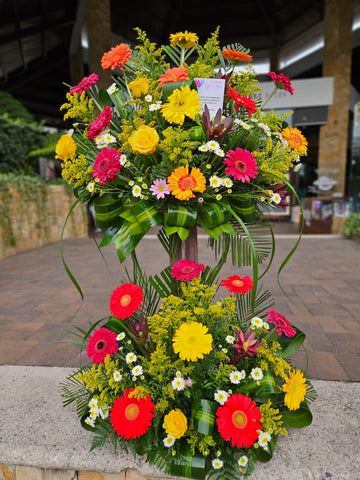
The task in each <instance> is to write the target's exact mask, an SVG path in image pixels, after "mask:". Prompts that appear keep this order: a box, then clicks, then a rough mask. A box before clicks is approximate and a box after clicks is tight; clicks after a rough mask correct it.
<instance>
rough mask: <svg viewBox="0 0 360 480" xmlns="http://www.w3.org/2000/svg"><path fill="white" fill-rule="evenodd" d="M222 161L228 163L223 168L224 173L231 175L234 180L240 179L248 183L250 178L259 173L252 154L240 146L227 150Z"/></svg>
mask: <svg viewBox="0 0 360 480" xmlns="http://www.w3.org/2000/svg"><path fill="white" fill-rule="evenodd" d="M224 163H225V165H228V166H227V167H226V168H225V173H226V174H229V175H232V176H233V177H234V179H235V180H241V181H242V182H243V183H245V182H247V183H249V182H250V178H255V177H256V175H257V174H258V173H259V172H258V170H257V168H258V166H257V163H256V159H255V157H254V155H252V154H251V153H250V152H249V151H248V150H245V149H244V150H243V149H242V148H237V149H236V150H229V151H228V152H227V154H226V157H225V160H224Z"/></svg>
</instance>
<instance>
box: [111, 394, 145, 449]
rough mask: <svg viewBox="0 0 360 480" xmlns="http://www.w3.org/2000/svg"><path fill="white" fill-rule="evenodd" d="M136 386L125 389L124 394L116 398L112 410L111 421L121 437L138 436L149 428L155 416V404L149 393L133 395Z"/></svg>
mask: <svg viewBox="0 0 360 480" xmlns="http://www.w3.org/2000/svg"><path fill="white" fill-rule="evenodd" d="M134 390H135V388H131V389H130V390H125V391H124V396H123V397H119V398H117V399H116V400H115V402H114V405H113V407H112V408H111V410H110V421H111V425H112V426H113V427H114V430H115V431H116V433H117V434H118V435H120V437H123V438H126V439H127V440H128V439H129V438H138V437H140V436H141V435H144V433H146V432H147V431H148V430H149V427H150V425H151V420H152V419H153V418H154V417H155V415H154V411H155V405H154V403H153V402H152V400H151V398H150V396H149V395H147V396H146V397H145V398H136V397H133V396H132V395H131V392H133V391H134Z"/></svg>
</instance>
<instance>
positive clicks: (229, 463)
mask: <svg viewBox="0 0 360 480" xmlns="http://www.w3.org/2000/svg"><path fill="white" fill-rule="evenodd" d="M167 272H168V274H169V275H168V279H169V288H170V286H171V288H170V290H171V292H170V294H168V295H163V296H162V298H161V296H159V295H158V294H157V290H159V288H157V289H156V288H155V287H156V282H155V281H154V280H153V281H152V284H150V283H149V284H146V282H144V284H143V285H141V286H140V285H138V284H136V283H132V282H128V283H125V284H123V285H121V286H119V287H118V288H116V289H115V290H114V292H113V294H112V295H111V298H110V302H109V305H110V314H109V315H108V317H106V318H105V319H104V320H103V321H101V322H97V324H96V325H95V326H92V327H91V328H90V329H89V331H87V332H85V331H81V335H80V334H79V332H78V333H77V337H79V336H83V338H82V339H81V342H82V345H83V347H84V348H86V352H87V355H88V357H89V359H90V360H91V361H90V362H89V364H88V365H87V366H83V367H81V368H79V369H78V370H76V371H75V372H73V374H72V375H71V376H69V378H68V379H67V381H66V382H65V383H64V384H63V385H62V387H63V397H64V405H67V404H69V403H71V402H72V401H76V402H77V413H78V415H79V417H80V421H81V425H82V426H83V427H84V428H86V429H88V430H91V431H92V432H93V433H94V437H93V442H92V445H91V449H94V448H96V447H101V446H103V445H104V444H105V442H106V441H107V439H108V438H110V440H111V442H112V443H113V445H114V447H115V449H116V448H119V447H120V448H122V449H124V450H125V451H131V452H133V454H134V455H146V459H147V461H148V462H149V463H150V464H153V465H156V466H157V467H158V468H160V469H162V470H164V471H165V472H166V473H170V474H172V475H176V476H183V477H184V476H185V477H189V478H199V479H202V478H205V477H207V478H209V479H212V478H214V479H217V478H219V479H229V478H238V477H239V475H244V476H248V475H250V474H251V473H252V471H253V470H254V467H255V464H256V462H257V461H260V462H266V461H269V460H270V459H271V457H272V455H273V452H274V449H275V445H276V440H277V438H278V436H279V435H286V434H287V430H286V429H287V427H288V426H291V427H305V426H307V425H309V424H310V423H311V421H312V415H311V412H310V409H309V402H310V401H311V400H313V399H314V397H315V392H314V390H313V388H312V386H311V383H310V381H309V379H307V378H306V376H305V374H304V372H302V371H301V370H299V369H296V368H292V367H291V364H290V360H289V356H290V355H291V354H292V353H294V352H295V351H296V350H297V349H298V348H299V347H300V346H301V344H302V343H303V341H304V338H305V335H304V334H303V332H301V331H300V330H299V329H297V328H296V327H295V326H294V325H291V323H290V322H289V321H288V320H287V319H286V318H285V316H284V315H282V314H280V313H279V312H277V311H276V310H274V309H273V308H270V306H271V303H269V299H268V297H267V296H266V295H265V296H264V295H263V294H262V295H260V296H259V295H258V296H257V298H256V299H255V300H256V301H255V302H254V299H252V295H253V294H254V292H253V291H252V280H251V279H250V278H249V277H243V278H241V277H239V276H238V275H234V276H232V277H229V278H228V279H224V280H223V282H222V286H223V287H224V288H225V289H227V290H228V292H229V294H228V296H226V297H223V298H221V299H220V300H216V301H215V300H214V296H215V292H216V288H217V286H216V285H211V284H209V283H207V282H206V272H207V269H205V267H204V266H203V265H200V264H195V263H194V262H188V264H187V265H185V266H184V265H183V264H181V265H176V264H175V265H174V266H173V268H172V274H173V276H171V275H170V267H168V269H167ZM158 279H159V277H158ZM139 283H141V282H139ZM159 285H160V283H158V285H157V286H158V287H159ZM160 303H161V306H160V307H158V305H160ZM254 305H255V308H254Z"/></svg>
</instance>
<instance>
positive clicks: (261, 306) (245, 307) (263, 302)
mask: <svg viewBox="0 0 360 480" xmlns="http://www.w3.org/2000/svg"><path fill="white" fill-rule="evenodd" d="M273 304H274V301H273V299H272V297H271V293H270V292H269V290H264V291H263V292H262V285H261V286H260V288H259V289H258V292H257V296H256V298H255V302H254V308H252V297H251V294H248V295H236V312H237V315H238V318H239V326H241V325H243V324H246V323H249V322H250V320H251V319H252V318H253V317H261V315H262V314H264V313H265V312H266V311H267V310H268V309H269V308H271V307H272V306H273Z"/></svg>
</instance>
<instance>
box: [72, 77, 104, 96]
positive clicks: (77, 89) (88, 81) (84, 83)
mask: <svg viewBox="0 0 360 480" xmlns="http://www.w3.org/2000/svg"><path fill="white" fill-rule="evenodd" d="M98 80H99V77H98V76H97V75H96V73H92V74H91V75H89V76H88V77H84V78H83V79H82V80H81V82H80V83H78V84H77V85H74V86H73V87H71V88H70V93H71V95H73V94H74V93H78V94H79V95H80V94H81V93H83V92H84V91H85V90H89V88H90V87H91V85H94V84H95V83H96V82H97V81H98Z"/></svg>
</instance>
